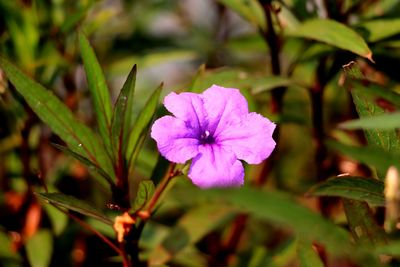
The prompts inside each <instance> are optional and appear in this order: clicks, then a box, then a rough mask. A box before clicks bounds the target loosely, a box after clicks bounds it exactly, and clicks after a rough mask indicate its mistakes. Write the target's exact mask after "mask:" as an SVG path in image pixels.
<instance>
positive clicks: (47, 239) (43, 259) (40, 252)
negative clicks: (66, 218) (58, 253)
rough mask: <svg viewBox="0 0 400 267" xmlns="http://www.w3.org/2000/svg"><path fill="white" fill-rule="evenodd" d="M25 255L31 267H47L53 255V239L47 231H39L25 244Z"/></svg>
mask: <svg viewBox="0 0 400 267" xmlns="http://www.w3.org/2000/svg"><path fill="white" fill-rule="evenodd" d="M26 254H27V256H28V260H29V263H30V265H31V266H32V267H47V266H49V265H50V261H51V255H52V254H53V237H52V236H51V232H50V231H49V230H39V231H38V232H36V233H35V235H34V236H32V237H31V238H30V239H28V241H27V242H26Z"/></svg>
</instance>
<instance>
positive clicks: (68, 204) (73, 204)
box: [36, 193, 113, 225]
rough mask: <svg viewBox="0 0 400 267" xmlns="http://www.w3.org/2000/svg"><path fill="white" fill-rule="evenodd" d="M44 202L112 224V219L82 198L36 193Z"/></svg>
mask: <svg viewBox="0 0 400 267" xmlns="http://www.w3.org/2000/svg"><path fill="white" fill-rule="evenodd" d="M36 195H37V196H38V197H40V198H41V199H43V200H45V201H46V202H48V203H50V204H53V205H56V206H58V207H62V208H66V209H68V210H73V211H76V212H78V213H81V214H83V215H86V216H90V217H92V218H95V219H97V220H99V221H102V222H104V223H106V224H110V225H112V223H113V222H112V221H111V220H110V219H109V218H108V217H107V216H106V215H105V214H104V213H103V212H102V211H100V210H98V209H96V208H95V207H93V205H92V204H89V203H87V202H85V201H83V200H80V199H78V198H76V197H73V196H69V195H65V194H62V193H38V194H36Z"/></svg>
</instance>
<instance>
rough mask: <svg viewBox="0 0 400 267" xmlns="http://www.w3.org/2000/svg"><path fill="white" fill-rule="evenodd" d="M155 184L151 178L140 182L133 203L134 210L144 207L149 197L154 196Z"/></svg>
mask: <svg viewBox="0 0 400 267" xmlns="http://www.w3.org/2000/svg"><path fill="white" fill-rule="evenodd" d="M154 190H155V186H154V183H153V181H151V180H142V181H140V183H139V188H138V192H137V194H136V197H135V200H134V203H133V205H132V208H133V210H138V209H140V208H143V207H144V206H145V204H146V203H147V202H148V201H149V199H150V198H151V197H152V196H153V193H154Z"/></svg>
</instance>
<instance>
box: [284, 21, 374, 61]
mask: <svg viewBox="0 0 400 267" xmlns="http://www.w3.org/2000/svg"><path fill="white" fill-rule="evenodd" d="M287 35H288V36H293V37H302V38H309V39H313V40H316V41H319V42H323V43H327V44H329V45H332V46H335V47H338V48H340V49H344V50H348V51H351V52H353V53H355V54H357V55H360V56H362V57H365V58H367V59H369V60H371V61H373V60H372V52H371V50H370V49H369V47H368V45H367V43H366V42H365V41H364V39H363V38H362V37H361V36H360V35H359V34H358V33H356V32H355V31H354V30H352V29H351V28H349V27H348V26H346V25H344V24H342V23H340V22H337V21H334V20H330V19H311V20H308V21H306V22H304V23H303V24H300V25H299V27H297V28H295V29H293V30H291V31H289V32H287Z"/></svg>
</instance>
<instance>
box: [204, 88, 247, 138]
mask: <svg viewBox="0 0 400 267" xmlns="http://www.w3.org/2000/svg"><path fill="white" fill-rule="evenodd" d="M202 97H203V101H204V108H205V110H206V112H207V120H208V123H209V127H208V129H209V131H210V132H211V133H212V134H213V135H214V136H216V135H218V133H219V132H220V131H221V130H222V129H224V128H225V127H227V126H228V125H230V124H232V123H236V122H237V120H239V119H240V117H242V116H244V115H246V114H248V113H249V110H248V107H247V101H246V99H245V98H244V96H243V95H242V94H241V93H240V91H239V90H238V89H234V88H224V87H221V86H217V85H213V86H211V87H210V88H208V89H207V90H206V91H204V92H203V94H202Z"/></svg>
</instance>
